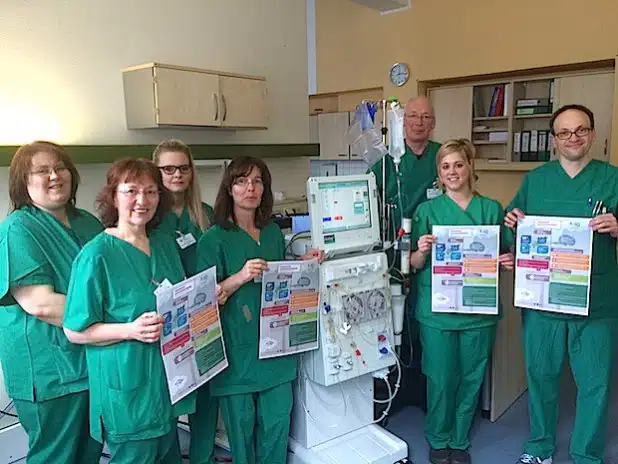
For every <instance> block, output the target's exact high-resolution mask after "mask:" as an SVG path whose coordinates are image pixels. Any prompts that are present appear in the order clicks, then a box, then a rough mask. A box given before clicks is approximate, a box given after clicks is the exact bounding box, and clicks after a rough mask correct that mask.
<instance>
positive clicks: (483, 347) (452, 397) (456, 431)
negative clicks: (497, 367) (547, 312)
mask: <svg viewBox="0 0 618 464" xmlns="http://www.w3.org/2000/svg"><path fill="white" fill-rule="evenodd" d="M420 336H421V346H422V348H423V356H422V367H423V373H424V374H425V375H426V376H427V419H426V426H425V437H426V439H427V441H428V442H429V445H430V446H431V447H432V448H434V449H444V448H451V449H461V450H466V449H468V447H469V446H470V440H469V439H468V433H469V432H470V427H471V425H472V421H473V420H474V416H475V413H476V409H477V405H478V399H479V394H480V391H481V386H482V384H483V379H484V378H485V371H486V369H487V363H488V361H489V357H490V355H491V352H492V348H493V344H494V339H495V337H496V325H491V326H489V327H482V328H479V329H466V330H440V329H435V328H433V327H429V326H427V325H426V324H420Z"/></svg>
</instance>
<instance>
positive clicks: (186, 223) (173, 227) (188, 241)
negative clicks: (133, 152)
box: [152, 140, 213, 275]
mask: <svg viewBox="0 0 618 464" xmlns="http://www.w3.org/2000/svg"><path fill="white" fill-rule="evenodd" d="M152 159H153V161H154V162H155V164H156V165H157V166H158V168H159V170H160V171H161V175H162V177H163V186H164V187H165V189H166V190H167V191H168V192H170V194H171V198H172V209H171V211H170V212H169V213H167V214H166V215H165V217H164V218H163V220H162V221H161V224H160V225H159V227H160V228H162V229H166V230H168V231H169V232H170V234H173V236H174V239H175V240H176V242H177V243H178V248H179V249H180V255H181V257H182V262H183V264H184V266H185V270H186V272H187V274H188V275H194V274H195V270H196V266H197V254H196V248H197V247H196V246H195V244H197V242H198V241H199V239H200V237H201V236H202V234H203V233H204V232H205V231H206V229H208V227H210V225H211V224H212V221H213V209H212V207H211V206H210V205H207V204H206V203H202V198H201V194H200V187H199V183H198V178H197V175H196V174H195V164H194V162H193V157H192V156H191V150H190V149H189V147H188V146H187V145H185V144H184V143H183V142H181V141H180V140H165V141H163V142H161V143H160V144H159V145H158V146H157V148H156V149H155V151H154V153H153V154H152Z"/></svg>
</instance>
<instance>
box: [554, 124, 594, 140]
mask: <svg viewBox="0 0 618 464" xmlns="http://www.w3.org/2000/svg"><path fill="white" fill-rule="evenodd" d="M590 132H592V129H591V128H590V127H579V128H577V129H575V130H574V131H570V130H566V129H565V130H561V131H560V132H558V133H557V134H556V138H557V139H559V140H569V139H570V138H571V136H572V135H573V134H575V135H576V136H577V137H586V136H587V135H588V134H590Z"/></svg>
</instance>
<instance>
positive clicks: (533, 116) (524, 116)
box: [515, 113, 551, 119]
mask: <svg viewBox="0 0 618 464" xmlns="http://www.w3.org/2000/svg"><path fill="white" fill-rule="evenodd" d="M544 118H547V119H549V118H551V113H548V114H522V115H521V116H515V119H544Z"/></svg>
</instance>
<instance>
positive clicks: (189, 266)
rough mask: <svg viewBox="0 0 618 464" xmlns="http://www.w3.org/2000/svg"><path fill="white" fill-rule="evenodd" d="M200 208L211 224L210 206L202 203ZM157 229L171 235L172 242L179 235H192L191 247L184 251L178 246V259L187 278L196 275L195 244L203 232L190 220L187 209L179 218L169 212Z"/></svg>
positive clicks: (211, 210)
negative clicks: (193, 240) (192, 242)
mask: <svg viewBox="0 0 618 464" xmlns="http://www.w3.org/2000/svg"><path fill="white" fill-rule="evenodd" d="M202 208H203V210H204V213H205V214H206V217H207V218H208V221H209V222H210V224H213V223H214V218H215V213H214V211H213V209H212V206H210V205H207V204H206V203H202ZM159 228H160V229H162V230H166V231H168V232H169V233H170V234H172V236H173V237H174V240H175V239H177V238H178V237H179V236H180V234H182V235H186V234H191V235H193V238H194V239H195V243H194V244H193V245H190V246H188V247H186V248H185V249H182V248H180V246H178V249H179V250H180V258H181V259H182V264H183V266H184V268H185V272H186V273H187V275H188V276H192V275H195V274H196V273H197V242H199V240H200V237H201V236H202V234H203V233H204V232H203V231H202V229H200V228H199V226H198V225H197V224H195V223H194V222H193V221H192V220H191V216H190V215H189V208H187V207H185V208H184V209H183V210H182V213H181V215H180V216H177V215H176V213H174V212H173V211H170V212H169V213H167V214H166V215H165V217H164V218H163V221H161V224H159Z"/></svg>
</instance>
